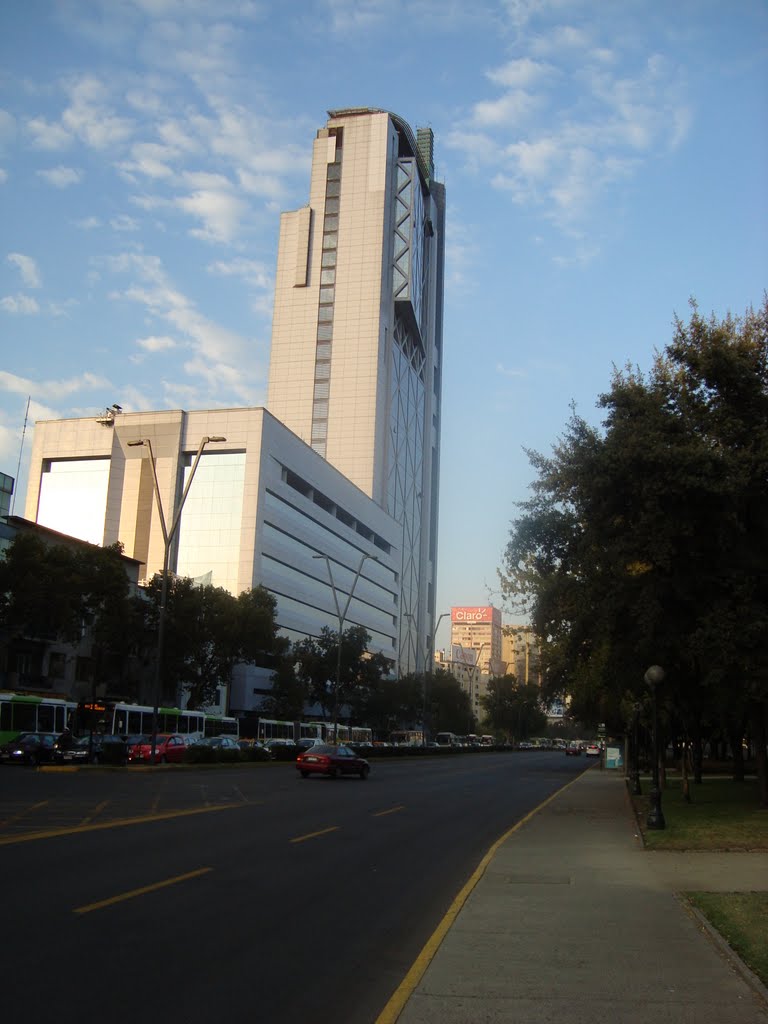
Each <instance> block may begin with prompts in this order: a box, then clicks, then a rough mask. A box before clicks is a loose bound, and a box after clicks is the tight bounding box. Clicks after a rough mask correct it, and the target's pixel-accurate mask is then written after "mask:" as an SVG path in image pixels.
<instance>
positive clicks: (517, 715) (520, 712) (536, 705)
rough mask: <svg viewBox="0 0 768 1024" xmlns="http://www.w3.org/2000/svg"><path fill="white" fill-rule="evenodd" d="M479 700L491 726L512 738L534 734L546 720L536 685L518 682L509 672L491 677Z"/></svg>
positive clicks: (537, 732)
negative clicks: (485, 691)
mask: <svg viewBox="0 0 768 1024" xmlns="http://www.w3.org/2000/svg"><path fill="white" fill-rule="evenodd" d="M480 704H481V706H482V708H483V710H484V711H485V713H486V715H487V716H488V721H489V722H490V724H491V728H493V729H494V730H497V731H498V732H502V733H504V734H505V735H506V736H507V738H511V739H512V741H513V742H514V741H516V740H521V739H527V738H528V737H529V736H536V735H538V734H539V733H541V732H543V731H544V729H545V727H546V724H547V716H546V715H545V714H544V712H543V710H542V708H541V691H540V690H539V687H538V686H536V685H535V684H533V683H528V684H526V683H519V682H518V681H517V679H516V678H515V676H513V675H506V676H500V677H498V678H496V679H491V680H490V681H489V682H488V691H487V693H486V695H485V696H484V697H481V698H480Z"/></svg>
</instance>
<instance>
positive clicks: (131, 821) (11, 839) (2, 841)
mask: <svg viewBox="0 0 768 1024" xmlns="http://www.w3.org/2000/svg"><path fill="white" fill-rule="evenodd" d="M245 806H247V805H246V804H221V805H220V806H218V807H193V808H192V809H191V810H186V811H166V812H165V813H164V814H150V815H144V816H143V817H140V818H116V819H115V820H114V821H99V822H96V824H94V825H72V826H71V827H69V828H55V829H49V830H48V831H47V832H28V833H27V834H26V835H22V836H3V837H2V838H0V846H10V845H12V844H13V843H29V842H32V841H33V840H35V839H58V838H59V837H60V836H71V835H76V834H77V833H79V832H100V831H102V830H103V829H107V828H123V827H125V826H126V825H144V824H145V823H146V822H148V821H167V820H168V819H169V818H187V817H189V816H190V815H192V814H209V813H210V812H211V811H231V810H233V809H234V808H236V807H245Z"/></svg>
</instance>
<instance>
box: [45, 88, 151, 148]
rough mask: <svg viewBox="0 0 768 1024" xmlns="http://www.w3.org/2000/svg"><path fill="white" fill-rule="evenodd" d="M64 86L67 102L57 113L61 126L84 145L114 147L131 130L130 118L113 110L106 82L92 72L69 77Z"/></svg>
mask: <svg viewBox="0 0 768 1024" xmlns="http://www.w3.org/2000/svg"><path fill="white" fill-rule="evenodd" d="M65 88H66V91H67V93H68V95H69V100H70V102H69V106H67V107H66V109H65V110H64V113H63V114H62V115H61V124H62V128H63V129H64V130H65V131H69V132H70V133H71V134H73V135H76V136H77V137H78V138H79V139H80V140H81V141H82V142H84V143H85V144H86V145H87V146H90V147H91V148H93V149H106V148H108V147H109V148H114V147H116V146H118V145H119V144H120V143H122V142H125V141H126V140H127V139H128V138H129V137H130V135H131V134H132V133H133V130H134V123H133V121H131V120H130V119H128V118H124V117H119V116H117V115H116V114H115V112H114V110H113V109H112V107H111V106H110V105H109V104H108V102H107V100H108V90H107V88H106V86H105V85H104V84H103V83H102V82H100V81H99V80H98V79H96V78H94V77H93V76H92V75H83V76H81V77H79V78H74V79H71V80H70V81H69V82H68V83H67V84H66V87H65Z"/></svg>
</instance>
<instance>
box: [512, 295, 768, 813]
mask: <svg viewBox="0 0 768 1024" xmlns="http://www.w3.org/2000/svg"><path fill="white" fill-rule="evenodd" d="M767 340H768V300H767V301H766V303H764V305H763V307H762V309H761V310H760V311H759V312H758V313H754V312H752V311H748V313H747V314H746V316H745V317H744V318H741V319H735V318H731V317H727V318H726V319H725V320H723V321H717V320H716V319H714V318H711V319H710V320H704V319H703V318H702V317H701V316H700V315H699V313H698V310H697V309H696V307H695V306H694V307H693V311H692V316H691V320H690V323H689V324H684V323H682V322H681V321H679V320H678V321H677V322H676V325H675V337H674V340H673V343H672V344H671V345H670V346H668V348H667V349H666V350H665V352H664V353H663V354H659V355H658V356H657V358H656V360H655V363H654V366H653V368H652V371H651V372H650V374H649V375H648V376H647V377H645V376H643V375H642V374H641V373H639V371H637V370H634V369H632V368H630V367H627V368H625V369H624V370H623V371H616V372H615V373H614V377H613V381H612V387H611V390H610V392H608V393H607V394H605V395H603V396H601V398H600V401H599V405H600V406H601V407H602V408H603V409H604V410H605V420H604V422H603V425H602V428H601V429H598V428H594V427H591V426H590V425H588V424H587V423H586V422H585V421H584V420H583V419H582V418H581V417H578V416H576V415H575V413H574V414H573V415H572V416H571V419H570V421H569V423H568V425H567V428H566V431H565V433H564V435H563V437H562V438H561V439H560V441H559V442H558V444H557V445H556V446H555V448H554V450H553V454H552V456H551V457H549V458H545V457H543V456H541V455H539V454H537V453H530V458H531V461H532V464H533V466H534V467H535V469H536V470H537V471H538V479H537V480H536V481H535V482H534V484H533V488H532V492H533V493H532V497H531V499H530V500H529V501H527V502H524V503H522V506H521V508H522V513H523V514H522V515H521V517H520V518H519V519H518V520H517V521H516V522H515V524H514V527H513V531H512V534H511V539H510V542H509V544H508V546H507V549H506V552H505V564H504V569H503V571H502V573H501V578H502V587H503V589H504V592H505V594H506V596H507V598H508V599H510V601H513V602H518V603H519V604H520V605H522V607H523V608H524V609H526V610H528V612H529V613H530V615H531V617H532V620H533V624H534V627H535V630H536V632H537V634H538V635H539V636H540V637H541V639H542V646H543V657H544V661H545V668H546V677H547V684H546V685H547V687H548V690H549V692H550V693H551V694H552V695H554V694H563V693H565V692H567V693H569V694H570V695H571V697H572V704H571V712H572V714H574V715H575V717H577V718H579V719H581V720H582V721H584V722H586V723H588V724H594V723H595V722H596V721H598V720H602V721H606V722H607V723H608V727H609V729H616V728H619V727H620V726H621V719H622V702H623V700H624V696H625V695H626V693H627V690H629V693H630V702H633V701H637V700H642V698H643V695H644V690H645V687H644V684H643V675H644V672H645V669H646V668H647V667H648V666H649V665H650V664H652V663H659V664H662V665H663V666H664V668H665V670H666V679H665V681H664V684H663V690H662V691H661V693H660V698H661V699H662V701H663V703H664V705H665V707H666V708H667V709H668V715H667V717H668V720H669V722H670V727H674V728H676V729H678V730H680V729H682V730H683V731H684V732H685V734H686V735H689V736H694V737H695V736H700V735H701V733H702V730H703V728H704V727H705V726H707V725H708V724H709V725H710V726H711V722H712V719H713V718H714V717H716V716H717V715H718V714H719V715H720V716H727V717H729V718H730V719H731V720H732V721H737V720H739V718H740V717H743V716H745V715H746V716H748V717H749V720H750V721H751V723H752V730H753V737H754V739H755V746H756V749H757V751H758V772H759V775H760V778H761V795H762V799H763V800H764V801H765V800H767V799H768V766H767V765H766V763H765V756H766V755H765V721H766V706H768V686H767V681H768V667H767V666H766V650H765V644H764V643H762V642H761V641H760V637H761V636H764V635H765V628H766V625H768V617H767V609H768V596H767V594H766V579H768V573H766V569H767V568H768V566H767V565H766V561H767V560H768V543H766V541H768V537H766V531H768V426H767V424H768V375H767V373H766V363H767V356H766V342H767ZM625 706H626V705H625ZM761 736H762V738H761Z"/></svg>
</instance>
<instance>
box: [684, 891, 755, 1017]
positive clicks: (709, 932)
mask: <svg viewBox="0 0 768 1024" xmlns="http://www.w3.org/2000/svg"><path fill="white" fill-rule="evenodd" d="M675 899H676V900H677V901H678V903H680V905H681V906H682V908H683V910H685V911H686V912H687V913H688V914H690V916H691V917H692V918H693V919H694V921H695V922H696V923H697V924H698V926H699V928H700V929H701V931H703V932H704V933H705V934H706V936H707V937H708V938H709V940H710V942H711V943H712V945H713V946H714V947H715V949H716V950H717V951H718V953H719V954H720V955H721V956H722V957H723V959H724V960H726V961H727V962H728V963H729V964H730V966H731V967H732V968H733V969H734V970H735V971H736V973H737V974H739V975H741V977H742V978H743V980H744V981H745V982H746V983H747V985H749V987H750V988H751V989H752V990H753V992H754V993H755V995H757V996H758V998H760V999H761V1000H762V1002H763V1003H764V1004H765V1006H766V1007H768V988H766V986H765V985H764V984H763V983H762V981H761V980H760V978H758V976H757V975H756V974H755V972H754V971H753V970H752V969H751V968H750V967H748V966H747V964H745V963H744V961H743V960H742V959H741V957H740V956H739V954H738V953H737V952H736V951H735V950H734V948H733V947H732V946H731V945H729V944H728V942H727V941H726V940H725V939H724V938H723V936H722V935H721V934H720V932H719V931H718V930H717V929H716V928H714V927H713V926H712V925H711V924H710V923H709V921H708V920H707V918H706V917H705V916H704V914H702V912H701V911H700V910H699V909H698V908H697V907H694V906H693V904H692V903H691V901H690V900H689V899H688V897H687V896H686V895H685V893H681V892H676V893H675Z"/></svg>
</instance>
